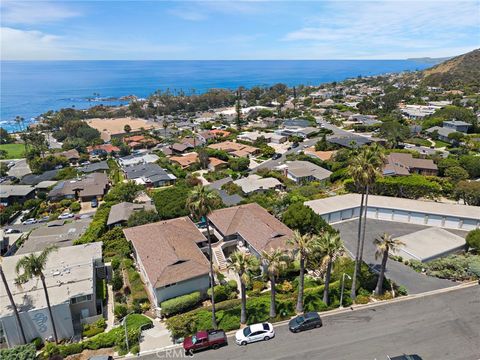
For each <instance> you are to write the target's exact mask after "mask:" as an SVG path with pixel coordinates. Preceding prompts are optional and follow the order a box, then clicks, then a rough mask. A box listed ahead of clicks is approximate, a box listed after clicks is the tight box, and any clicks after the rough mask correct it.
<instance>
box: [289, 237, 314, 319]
mask: <svg viewBox="0 0 480 360" xmlns="http://www.w3.org/2000/svg"><path fill="white" fill-rule="evenodd" d="M287 243H288V244H289V245H292V246H293V250H292V252H293V255H294V257H296V258H297V259H298V260H299V262H300V275H299V278H298V296H297V306H296V308H295V311H296V312H297V313H302V312H303V284H304V281H305V263H306V261H307V259H308V256H309V255H310V254H311V252H312V246H311V245H312V236H311V235H309V234H305V235H302V234H300V232H299V231H298V230H295V231H294V232H293V237H292V238H290V239H288V241H287Z"/></svg>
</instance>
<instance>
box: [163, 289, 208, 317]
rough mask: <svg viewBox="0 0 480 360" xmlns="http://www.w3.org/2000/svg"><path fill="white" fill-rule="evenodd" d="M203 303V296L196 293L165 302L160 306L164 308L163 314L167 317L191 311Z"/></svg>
mask: <svg viewBox="0 0 480 360" xmlns="http://www.w3.org/2000/svg"><path fill="white" fill-rule="evenodd" d="M200 301H202V295H201V294H200V292H199V291H195V292H193V293H191V294H187V295H183V296H178V297H176V298H173V299H169V300H166V301H163V302H162V303H161V304H160V307H161V308H162V314H163V315H165V316H171V315H175V314H178V313H181V312H184V311H187V310H191V309H192V308H194V307H195V306H197V305H198V304H199V303H200Z"/></svg>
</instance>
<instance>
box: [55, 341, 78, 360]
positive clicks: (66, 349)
mask: <svg viewBox="0 0 480 360" xmlns="http://www.w3.org/2000/svg"><path fill="white" fill-rule="evenodd" d="M58 350H59V352H60V355H62V356H63V357H67V356H69V355H73V354H78V353H81V352H82V351H83V346H82V344H81V343H73V344H67V345H59V346H58Z"/></svg>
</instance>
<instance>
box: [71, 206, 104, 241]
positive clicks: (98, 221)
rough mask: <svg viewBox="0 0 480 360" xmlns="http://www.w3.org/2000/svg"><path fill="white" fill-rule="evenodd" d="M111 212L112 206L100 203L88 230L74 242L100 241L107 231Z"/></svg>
mask: <svg viewBox="0 0 480 360" xmlns="http://www.w3.org/2000/svg"><path fill="white" fill-rule="evenodd" d="M109 214H110V206H109V205H106V204H102V205H100V207H99V208H98V210H97V212H96V213H95V216H94V217H93V220H92V222H91V223H90V225H89V226H88V228H87V230H86V231H85V233H84V234H83V235H82V236H81V237H80V238H79V239H77V240H75V241H74V244H75V245H78V244H86V243H90V242H94V241H98V239H99V237H100V236H102V235H103V234H104V233H105V232H106V231H107V220H108V215H109Z"/></svg>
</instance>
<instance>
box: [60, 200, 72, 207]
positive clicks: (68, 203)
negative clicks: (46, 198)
mask: <svg viewBox="0 0 480 360" xmlns="http://www.w3.org/2000/svg"><path fill="white" fill-rule="evenodd" d="M71 204H72V200H70V199H63V200H61V201H60V206H62V207H64V208H68V207H69V206H70V205H71Z"/></svg>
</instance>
